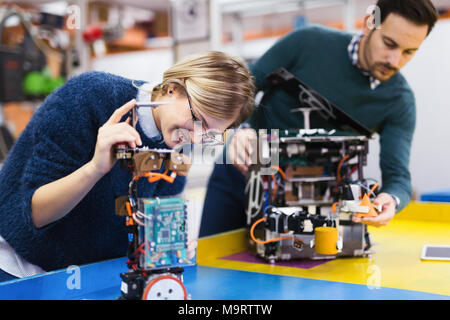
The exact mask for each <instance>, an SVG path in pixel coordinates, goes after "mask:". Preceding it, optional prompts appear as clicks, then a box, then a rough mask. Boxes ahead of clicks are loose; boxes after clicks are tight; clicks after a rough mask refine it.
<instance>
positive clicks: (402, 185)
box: [380, 93, 416, 212]
mask: <svg viewBox="0 0 450 320" xmlns="http://www.w3.org/2000/svg"><path fill="white" fill-rule="evenodd" d="M408 96H409V97H408V98H407V99H406V100H403V105H402V106H401V110H400V111H398V110H399V109H398V108H396V110H397V111H396V112H391V114H390V115H389V117H388V119H387V121H386V123H385V124H384V126H383V128H382V129H381V131H380V168H381V174H382V188H381V192H386V193H389V194H393V195H395V196H397V197H398V198H399V199H400V205H399V207H398V208H397V212H399V211H400V210H402V209H403V208H405V207H406V205H407V204H408V203H409V201H410V200H411V196H412V186H411V174H410V172H409V157H410V152H411V143H412V138H413V134H414V129H415V124H416V107H415V101H414V97H413V95H412V93H411V95H408Z"/></svg>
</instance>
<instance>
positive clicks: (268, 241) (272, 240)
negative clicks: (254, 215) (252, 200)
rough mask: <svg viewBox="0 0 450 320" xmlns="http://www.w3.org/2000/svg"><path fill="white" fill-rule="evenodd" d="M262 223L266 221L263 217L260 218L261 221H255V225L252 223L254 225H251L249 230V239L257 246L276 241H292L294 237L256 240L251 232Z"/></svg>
mask: <svg viewBox="0 0 450 320" xmlns="http://www.w3.org/2000/svg"><path fill="white" fill-rule="evenodd" d="M263 221H266V218H265V217H264V218H261V219H259V220H256V221H255V223H254V224H253V225H252V227H251V228H250V237H251V238H252V240H253V241H255V242H256V243H259V244H266V243H270V242H277V241H281V240H287V239H293V238H294V237H279V238H275V239H270V240H265V241H262V240H258V239H256V238H255V235H254V233H253V232H254V230H255V227H256V226H257V225H258V224H260V223H261V222H263Z"/></svg>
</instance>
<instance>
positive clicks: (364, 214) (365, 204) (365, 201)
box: [355, 194, 378, 218]
mask: <svg viewBox="0 0 450 320" xmlns="http://www.w3.org/2000/svg"><path fill="white" fill-rule="evenodd" d="M360 206H362V207H369V212H357V213H356V214H355V217H358V218H360V217H376V216H377V215H378V214H377V212H376V211H375V208H374V207H373V205H372V203H371V202H370V199H369V196H368V195H367V194H365V195H364V197H363V198H362V200H361V204H360Z"/></svg>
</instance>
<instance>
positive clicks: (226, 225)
mask: <svg viewBox="0 0 450 320" xmlns="http://www.w3.org/2000/svg"><path fill="white" fill-rule="evenodd" d="M436 21H437V13H436V9H435V7H434V6H433V4H432V3H431V1H430V0H398V1H392V0H379V1H378V3H377V6H376V10H374V13H373V14H369V15H367V16H366V17H365V20H364V26H363V31H362V33H361V34H356V35H352V34H349V33H346V32H342V31H338V30H335V29H330V28H325V27H323V26H308V27H305V28H302V29H298V30H295V31H293V32H292V33H290V34H288V35H287V36H285V37H284V38H282V39H281V40H280V41H278V42H277V43H276V44H275V45H274V46H272V47H271V48H270V49H269V50H268V51H267V52H266V53H265V54H264V55H263V56H262V57H260V58H259V59H258V60H257V61H256V62H255V63H253V64H252V65H251V66H250V70H251V72H252V75H253V76H254V77H255V84H256V87H257V91H264V93H265V94H264V96H263V98H262V100H261V102H260V104H259V106H258V107H257V108H255V111H254V112H253V115H252V117H251V118H250V120H249V124H250V125H251V127H252V128H251V129H243V130H239V131H238V132H237V133H236V134H235V135H234V137H233V138H232V140H231V141H230V142H229V146H228V148H227V156H228V160H231V161H233V164H234V165H216V166H215V168H214V172H213V174H212V176H211V178H210V181H209V185H208V191H207V195H206V200H205V204H204V209H203V218H202V226H201V229H200V236H203V235H207V234H213V233H217V232H223V231H226V230H231V229H236V228H240V227H243V226H245V213H244V208H245V195H244V188H245V178H244V174H245V173H246V172H247V171H248V164H249V163H248V162H247V161H249V159H250V153H251V150H250V149H249V148H250V143H248V140H249V139H252V138H254V137H255V135H256V133H255V130H256V131H257V130H258V129H268V130H270V129H288V128H301V127H302V126H303V118H302V116H301V115H300V114H295V116H294V115H292V113H291V110H292V109H293V108H295V107H296V105H297V102H296V100H295V99H294V98H292V97H291V96H289V95H288V94H287V93H286V92H285V91H284V90H282V89H279V88H273V87H271V85H270V83H269V81H268V80H267V79H266V76H267V75H268V74H270V73H272V72H274V71H276V70H278V69H279V68H285V69H286V70H287V71H289V72H290V73H292V74H294V75H295V76H296V77H298V78H299V79H300V80H302V81H303V82H305V83H306V84H308V85H309V86H310V87H311V88H313V89H314V90H315V91H317V92H318V93H320V94H321V95H323V96H324V97H325V98H327V99H328V100H330V101H331V102H333V103H334V104H336V105H337V106H339V107H341V108H342V109H343V110H344V111H345V112H346V113H348V114H349V115H350V116H352V117H354V118H356V119H357V120H358V121H359V122H361V123H362V124H364V125H365V126H366V127H368V128H370V130H371V131H372V132H374V133H375V132H377V133H378V134H379V136H380V168H381V171H382V187H381V190H380V193H379V194H378V196H377V198H376V201H375V202H376V203H378V204H379V205H381V206H382V212H380V213H379V214H378V216H376V217H367V218H354V221H355V222H361V223H364V224H368V225H373V226H376V227H380V226H385V225H387V224H388V223H389V221H390V220H391V219H392V218H393V217H394V216H395V213H396V212H399V211H400V210H401V209H403V208H404V207H405V206H406V205H407V204H408V203H409V201H410V200H411V194H412V187H411V178H410V172H409V157H410V148H411V142H412V138H413V133H414V129H415V122H416V107H415V99H414V94H413V92H412V90H411V88H410V87H409V85H408V83H407V81H406V80H405V78H404V77H403V76H402V75H401V74H400V73H399V70H400V69H401V68H403V67H404V66H405V65H406V64H407V63H408V62H409V61H410V60H411V59H412V58H413V57H414V55H415V53H416V52H417V50H418V49H419V47H420V46H421V44H422V42H423V41H424V40H425V38H426V37H427V36H428V34H429V33H430V32H431V30H432V29H433V27H434V25H435V23H436ZM377 22H378V24H377ZM310 121H311V127H312V128H326V127H329V124H327V123H326V122H324V120H323V119H321V118H320V116H319V115H318V114H317V113H314V112H313V113H311V120H310ZM253 129H255V130H253ZM236 150H237V151H236ZM238 159H244V160H245V163H246V164H237V162H238V161H237V160H238ZM228 163H229V162H228ZM241 163H242V162H241Z"/></svg>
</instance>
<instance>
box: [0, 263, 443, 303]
mask: <svg viewBox="0 0 450 320" xmlns="http://www.w3.org/2000/svg"><path fill="white" fill-rule="evenodd" d="M125 261H126V259H125V258H120V259H114V260H109V261H104V262H99V263H94V264H90V265H85V266H81V267H80V269H79V271H80V273H79V274H80V284H81V285H80V288H79V289H76V288H75V289H69V287H70V285H69V286H68V285H67V283H68V282H70V281H71V279H73V278H71V276H73V273H72V272H70V271H69V270H66V269H65V270H59V271H55V272H50V273H46V274H43V275H38V276H34V277H29V278H24V279H18V280H13V281H8V282H3V283H0V299H2V300H10V299H13V300H20V299H27V300H81V299H88V300H114V299H116V298H118V297H119V296H120V284H121V279H120V277H119V274H120V273H121V272H125V271H126V265H125ZM183 277H184V284H185V286H186V289H187V291H188V293H189V294H190V295H191V299H192V300H378V299H382V300H416V299H420V300H441V299H447V300H448V299H450V297H449V296H443V295H437V294H431V293H424V292H418V291H410V290H402V289H392V288H384V287H382V288H379V289H376V288H369V287H368V286H365V285H358V284H350V283H342V282H334V281H323V280H313V279H305V278H298V277H290V276H279V275H271V274H264V273H257V272H247V271H237V270H228V269H221V268H211V267H203V266H190V267H185V272H184V275H183Z"/></svg>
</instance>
